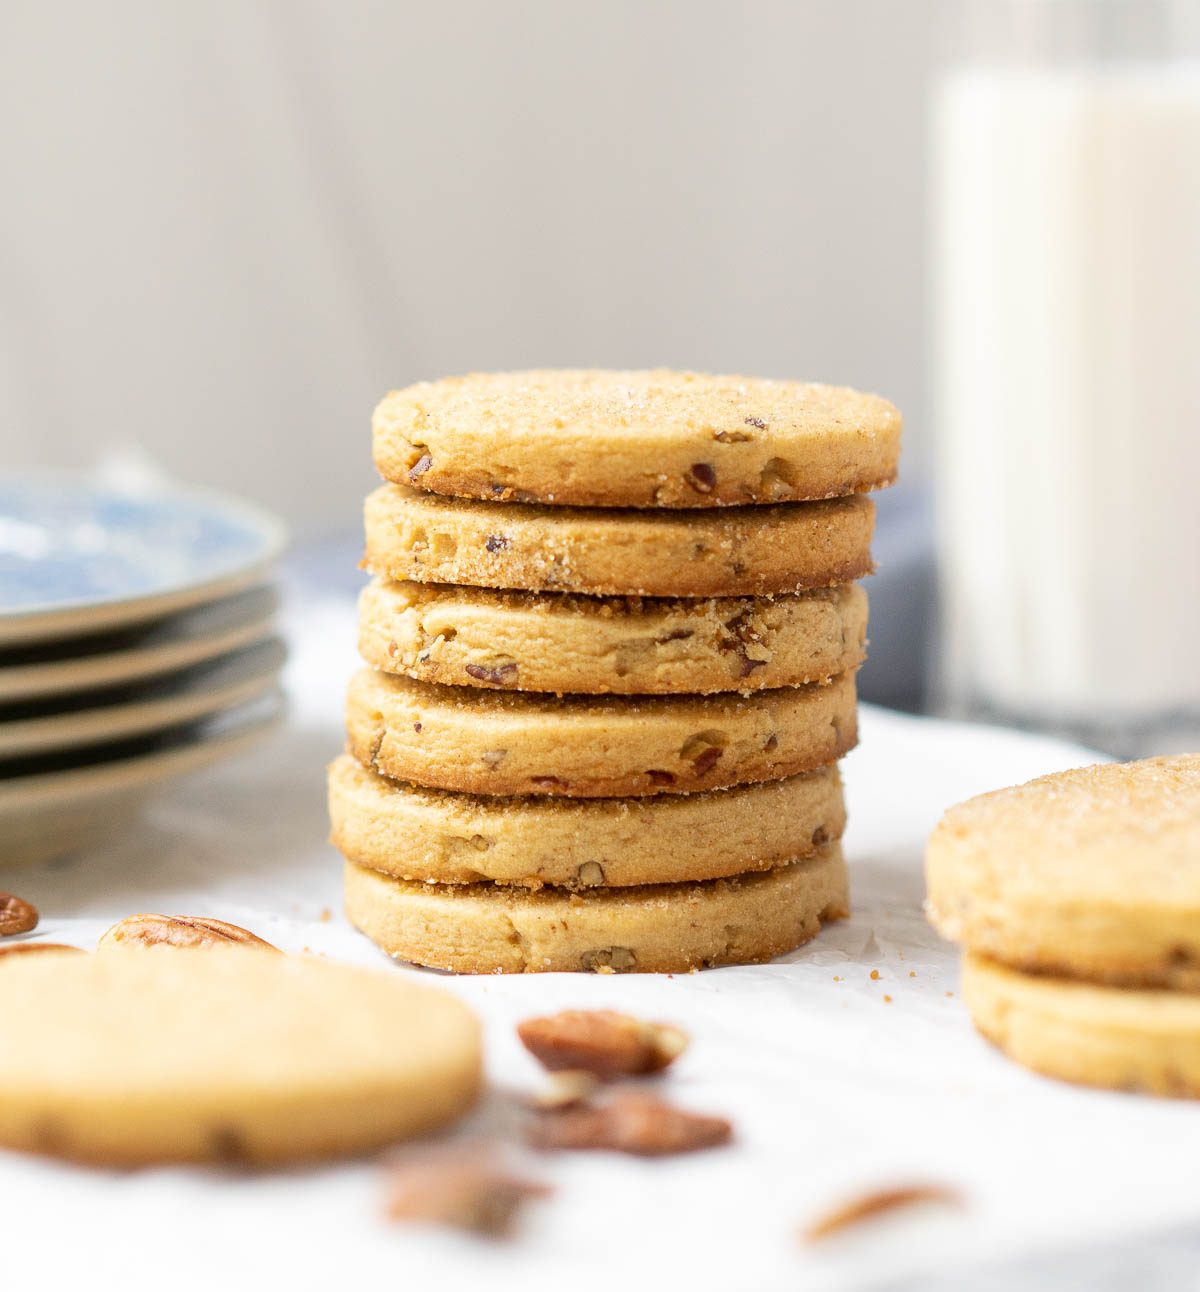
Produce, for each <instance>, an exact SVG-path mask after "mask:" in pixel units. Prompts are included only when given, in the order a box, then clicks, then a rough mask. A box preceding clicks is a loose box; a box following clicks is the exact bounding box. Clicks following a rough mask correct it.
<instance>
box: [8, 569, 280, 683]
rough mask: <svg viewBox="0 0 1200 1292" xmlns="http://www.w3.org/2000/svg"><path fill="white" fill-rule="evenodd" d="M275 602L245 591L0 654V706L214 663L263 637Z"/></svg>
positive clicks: (266, 591)
mask: <svg viewBox="0 0 1200 1292" xmlns="http://www.w3.org/2000/svg"><path fill="white" fill-rule="evenodd" d="M277 605H278V597H277V595H276V594H275V592H274V591H273V590H272V589H270V588H252V589H248V590H247V591H245V592H239V593H235V594H234V595H233V596H231V597H224V598H222V599H221V600H220V601H215V602H213V603H212V604H211V605H205V606H199V607H197V608H195V609H192V610H185V611H182V612H181V613H179V614H176V615H172V616H170V617H169V618H166V619H163V620H161V621H160V622H157V623H155V624H153V625H151V626H149V627H141V628H125V629H122V630H120V631H118V632H115V633H109V634H105V635H103V636H100V637H94V638H88V639H83V640H80V641H68V642H56V643H51V644H49V645H46V646H38V647H28V646H21V647H17V648H14V649H6V650H0V701H15V700H33V699H38V698H40V697H42V696H49V695H65V694H68V693H70V692H73V691H94V690H98V689H99V688H100V687H105V686H120V685H122V684H124V683H127V682H134V681H137V680H139V679H143V678H151V677H159V676H161V675H162V674H164V673H170V672H173V671H175V670H177V669H181V668H187V667H188V666H189V665H192V664H198V663H200V662H201V661H202V660H209V659H214V658H215V657H216V656H218V655H224V654H226V653H228V652H229V651H232V650H237V649H238V648H239V647H241V646H247V645H249V644H250V643H251V642H256V641H261V640H263V639H264V638H266V637H268V636H269V635H270V625H271V616H272V615H273V614H274V612H275V609H276V607H277Z"/></svg>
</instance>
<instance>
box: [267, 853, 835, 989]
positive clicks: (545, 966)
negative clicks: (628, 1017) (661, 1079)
mask: <svg viewBox="0 0 1200 1292" xmlns="http://www.w3.org/2000/svg"><path fill="white" fill-rule="evenodd" d="M848 909H849V908H848V895H847V883H846V868H845V863H844V862H843V860H842V853H841V848H840V845H838V844H836V843H833V844H827V845H826V846H825V847H823V848H821V849H819V850H818V851H817V852H816V853H814V854H813V855H812V856H811V857H808V858H806V859H805V860H802V861H797V862H794V863H793V864H792V865H790V866H780V867H777V868H776V869H774V870H766V871H761V872H758V873H756V874H747V875H737V876H734V877H732V878H729V879H716V880H708V881H706V882H704V883H694V884H688V883H680V884H650V885H645V886H642V887H637V888H600V889H591V890H588V891H586V892H582V893H576V892H568V891H564V890H562V889H558V888H543V889H540V890H538V891H536V892H530V891H527V890H525V889H522V888H515V887H511V886H504V885H498V884H463V885H440V884H414V883H405V882H404V881H402V880H397V879H393V878H392V877H391V876H388V875H381V874H379V873H377V872H376V871H373V870H368V869H364V868H363V867H361V866H356V865H354V864H353V863H349V862H348V863H347V865H346V914H347V916H348V917H349V918H350V921H351V923H353V924H355V925H357V927H358V928H360V929H361V930H362V931H363V932H364V933H365V934H366V935H367V936H368V937H369V938H371V939H372V941H374V942H376V943H378V944H379V946H380V947H382V948H383V950H384V951H386V952H387V953H388V954H389V955H391V956H394V957H395V958H396V959H400V960H410V961H414V962H415V963H417V964H423V965H431V966H433V967H435V968H438V969H453V970H457V971H459V972H462V973H543V972H546V973H549V972H566V971H571V970H598V971H602V972H614V973H624V972H641V973H684V972H687V971H688V970H691V969H700V968H707V967H709V966H715V965H727V964H754V963H759V962H761V961H764V960H770V959H771V958H772V957H774V956H777V955H782V954H783V953H784V952H785V951H791V950H792V949H793V948H794V947H797V946H799V945H800V944H801V943H802V942H807V941H808V940H809V939H810V938H812V937H814V936H815V935H816V934H817V933H818V932H819V930H820V928H821V924H822V923H823V922H824V921H826V920H832V919H837V918H840V917H842V916H845V915H846V914H847V913H848ZM264 958H265V957H264Z"/></svg>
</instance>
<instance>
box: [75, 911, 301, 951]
mask: <svg viewBox="0 0 1200 1292" xmlns="http://www.w3.org/2000/svg"><path fill="white" fill-rule="evenodd" d="M231 943H236V944H240V945H242V946H250V947H262V948H264V949H265V950H267V951H278V950H279V948H278V947H273V946H272V945H271V944H270V943H269V942H264V941H263V939H262V938H260V937H257V936H256V935H255V934H253V933H251V932H250V931H249V930H248V929H243V928H239V927H238V925H236V924H226V923H225V921H224V920H213V919H209V918H208V917H207V916H203V915H150V914H144V915H130V916H127V917H126V918H125V919H123V920H121V921H119V922H118V923H117V924H114V925H113V926H112V928H111V929H109V930H108V932H107V933H106V934H105V935H104V936H103V937H102V938H101V939H100V941H99V943H98V944H97V946H96V950H97V951H105V950H108V949H110V948H112V947H129V946H134V947H159V946H169V947H217V946H227V945H229V944H231Z"/></svg>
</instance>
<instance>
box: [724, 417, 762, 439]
mask: <svg viewBox="0 0 1200 1292" xmlns="http://www.w3.org/2000/svg"><path fill="white" fill-rule="evenodd" d="M746 422H747V424H749V422H750V418H748V417H747V418H746ZM760 425H761V423H760ZM764 429H765V427H764ZM753 438H754V436H752V435H751V434H750V432H749V431H714V432H713V439H714V440H716V441H717V442H718V443H719V444H745V443H746V441H747V440H752V439H753Z"/></svg>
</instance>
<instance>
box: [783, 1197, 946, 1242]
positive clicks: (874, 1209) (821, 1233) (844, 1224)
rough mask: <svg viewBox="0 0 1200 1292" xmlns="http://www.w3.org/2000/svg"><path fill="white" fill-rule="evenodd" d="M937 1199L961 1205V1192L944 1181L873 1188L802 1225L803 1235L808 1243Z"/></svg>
mask: <svg viewBox="0 0 1200 1292" xmlns="http://www.w3.org/2000/svg"><path fill="white" fill-rule="evenodd" d="M923 1202H937V1203H941V1204H942V1205H943V1206H946V1207H961V1206H962V1205H963V1197H962V1194H961V1193H959V1191H958V1190H957V1189H951V1188H949V1187H947V1186H946V1185H944V1184H906V1185H899V1186H896V1187H893V1188H890V1189H874V1190H872V1191H871V1192H870V1193H864V1194H861V1195H859V1196H858V1197H857V1198H851V1199H849V1200H848V1201H846V1202H843V1203H840V1204H839V1205H838V1206H836V1207H834V1208H833V1209H832V1210H831V1211H827V1212H825V1213H824V1214H823V1215H820V1216H818V1217H817V1218H816V1219H815V1220H813V1221H810V1222H809V1223H808V1224H807V1225H805V1226H804V1229H803V1230H802V1236H803V1237H804V1238H805V1239H806V1240H807V1241H808V1242H810V1243H815V1242H819V1241H820V1240H821V1239H822V1238H828V1237H829V1236H830V1235H831V1234H836V1233H838V1232H839V1231H840V1230H842V1229H848V1228H850V1226H852V1225H858V1224H861V1223H862V1222H863V1221H864V1220H870V1219H872V1218H873V1217H874V1216H880V1215H883V1214H884V1213H885V1212H888V1211H896V1210H898V1209H900V1208H901V1207H912V1206H916V1205H917V1204H918V1203H923Z"/></svg>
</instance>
